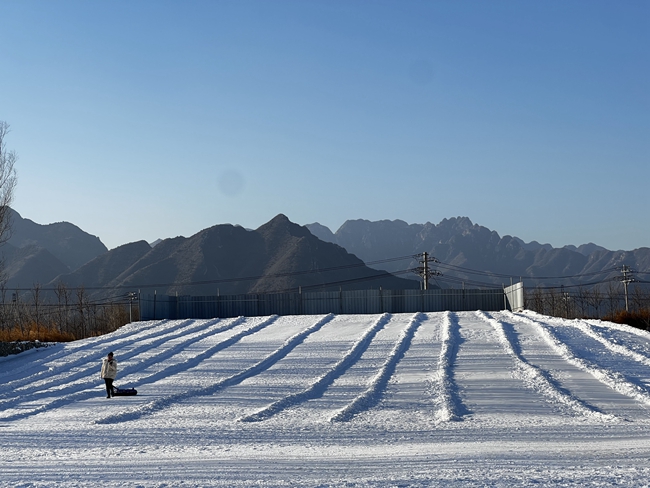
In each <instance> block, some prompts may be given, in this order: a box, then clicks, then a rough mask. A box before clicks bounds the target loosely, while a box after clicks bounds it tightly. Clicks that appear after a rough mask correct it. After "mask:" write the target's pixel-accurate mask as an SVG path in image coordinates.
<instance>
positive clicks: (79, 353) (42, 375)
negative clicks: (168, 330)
mask: <svg viewBox="0 0 650 488" xmlns="http://www.w3.org/2000/svg"><path fill="white" fill-rule="evenodd" d="M191 322H192V321H184V322H182V323H180V324H179V326H178V327H179V328H182V327H183V324H186V323H191ZM168 323H169V321H168V320H165V321H162V322H153V324H146V323H145V324H146V325H145V326H144V327H138V328H137V329H136V330H134V329H133V327H132V326H124V327H122V328H121V329H120V330H119V333H118V334H111V335H109V336H100V338H95V339H91V340H89V341H88V342H84V346H76V347H72V348H71V350H70V351H69V352H68V358H70V359H72V358H76V359H73V360H71V361H66V362H65V363H62V364H54V365H52V366H48V367H47V368H46V369H41V370H40V371H38V372H36V373H34V374H31V375H28V376H23V377H21V378H19V379H16V380H13V381H9V382H7V383H5V387H6V390H5V391H3V392H0V399H2V398H7V397H10V398H15V396H16V392H18V391H21V390H20V389H21V388H22V387H23V386H26V385H27V387H28V388H29V389H37V387H39V386H40V385H38V384H37V383H36V382H38V381H39V380H40V379H42V380H43V382H44V383H45V382H47V385H48V386H50V387H51V386H53V385H55V384H59V383H56V379H55V378H56V375H61V374H66V373H68V372H69V371H71V370H74V369H76V368H78V367H79V366H83V365H86V364H88V363H89V362H90V361H93V362H94V364H93V365H92V366H90V368H95V371H96V369H97V362H96V357H93V358H92V360H90V359H89V355H88V350H89V349H91V347H92V346H95V349H96V348H98V347H101V346H107V345H110V347H111V348H115V349H117V348H121V347H124V346H126V345H128V344H132V343H133V342H134V341H135V340H142V339H144V338H147V337H156V338H157V339H158V340H159V342H160V343H163V342H164V341H165V340H166V337H165V336H162V337H161V336H160V332H159V330H161V329H162V330H164V329H165V326H166V325H167V324H168ZM103 355H104V354H103V353H102V354H101V356H103ZM39 359H40V361H39V362H38V363H37V364H41V361H43V360H44V359H45V358H39ZM88 371H89V368H85V369H84V370H81V371H79V374H77V375H76V377H83V376H84V375H85V374H87V373H88ZM70 379H72V378H70V377H69V376H66V378H65V382H67V383H69V381H70Z"/></svg>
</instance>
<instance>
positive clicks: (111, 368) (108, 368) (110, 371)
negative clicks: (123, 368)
mask: <svg viewBox="0 0 650 488" xmlns="http://www.w3.org/2000/svg"><path fill="white" fill-rule="evenodd" d="M116 376H117V359H113V353H112V352H109V353H108V356H107V357H105V358H104V359H103V361H102V378H103V379H104V382H106V398H110V397H111V396H115V395H114V392H113V380H114V379H115V377H116Z"/></svg>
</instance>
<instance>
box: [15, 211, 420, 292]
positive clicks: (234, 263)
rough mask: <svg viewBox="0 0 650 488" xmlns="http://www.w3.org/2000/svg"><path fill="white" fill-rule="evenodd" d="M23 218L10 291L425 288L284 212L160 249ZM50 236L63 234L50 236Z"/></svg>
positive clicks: (174, 240) (217, 227) (214, 229)
mask: <svg viewBox="0 0 650 488" xmlns="http://www.w3.org/2000/svg"><path fill="white" fill-rule="evenodd" d="M24 220H25V219H22V217H20V216H19V215H18V214H16V215H14V226H15V232H14V235H13V236H12V240H11V241H10V242H9V243H8V244H6V245H5V246H3V249H2V250H3V252H4V253H5V254H4V255H5V274H6V279H7V284H6V288H7V289H9V290H12V289H13V288H29V287H32V286H33V285H34V284H35V283H39V284H40V285H41V286H42V287H43V288H54V287H56V286H57V285H58V284H60V283H63V284H65V285H66V286H67V287H68V288H78V287H84V288H85V289H86V290H87V291H88V293H89V294H90V295H91V296H100V295H103V296H106V295H116V294H120V293H122V294H123V293H126V292H127V291H135V290H142V291H145V292H147V291H148V292H151V293H153V292H154V290H155V291H156V292H157V293H161V294H176V293H178V294H182V295H188V294H189V295H217V294H244V293H264V292H272V291H284V290H297V289H299V288H305V289H310V288H315V289H318V290H339V289H344V290H349V289H365V288H379V287H384V288H387V289H402V288H410V289H413V288H419V286H420V285H419V283H418V282H417V281H416V280H408V279H403V278H399V277H396V276H393V275H391V274H389V273H387V272H385V271H381V270H376V269H372V268H369V267H367V266H365V265H364V263H363V261H361V260H360V259H359V258H357V257H356V256H354V255H352V254H350V253H348V252H347V251H346V250H345V249H343V248H342V247H340V246H338V245H336V244H333V243H329V242H325V241H322V240H320V239H318V238H317V237H315V236H314V235H313V234H312V233H311V232H309V230H308V229H307V228H305V227H302V226H299V225H297V224H294V223H292V222H291V221H289V219H288V218H287V217H286V216H284V215H278V216H276V217H275V218H273V219H272V220H271V221H269V222H268V223H266V224H264V225H262V226H261V227H259V228H258V229H255V230H246V229H244V228H243V227H240V226H235V225H230V224H223V225H215V226H213V227H210V228H208V229H204V230H202V231H200V232H198V233H197V234H195V235H193V236H191V237H188V238H186V237H175V238H172V239H163V240H160V241H159V242H157V243H156V245H155V246H151V245H150V244H148V243H147V242H145V241H138V242H133V243H129V244H125V245H123V246H119V247H117V248H115V249H112V250H110V251H109V250H106V248H105V247H104V248H103V249H101V248H98V247H96V246H95V247H94V248H92V249H90V246H91V244H92V245H94V244H96V242H99V239H97V238H96V237H94V236H90V235H88V234H86V235H85V240H83V242H82V240H80V239H78V237H79V236H78V231H79V229H78V228H77V227H75V226H72V225H71V224H68V227H67V232H68V234H69V235H66V232H63V230H66V229H63V227H61V225H60V224H50V226H52V225H54V226H55V227H54V228H52V227H50V226H41V228H40V230H41V231H42V232H43V238H42V240H41V241H39V240H38V239H36V238H35V236H36V234H38V232H37V229H36V228H34V227H33V226H32V224H33V223H30V222H31V221H28V222H27V223H26V222H24ZM35 225H38V224H35ZM26 226H27V227H30V228H31V230H32V234H31V239H30V240H29V241H28V242H26V243H25V246H23V247H22V248H17V247H16V246H15V245H14V244H13V243H12V241H13V242H16V239H22V237H21V236H22V234H23V233H24V232H23V231H22V230H21V229H23V228H24V227H26ZM53 229H56V230H57V232H58V234H57V233H55V232H53ZM62 229H63V230H62ZM53 234H54V235H57V236H58V237H59V239H58V240H57V239H52V237H51V236H52V235H53ZM75 239H76V240H75ZM39 243H40V246H39ZM71 243H72V244H74V245H78V246H79V250H80V251H82V250H83V252H85V253H86V254H84V255H83V256H90V259H88V260H87V262H85V263H84V264H82V265H80V266H75V264H77V263H78V261H77V262H76V263H74V264H73V263H72V262H71V261H70V260H69V259H66V261H65V262H64V261H63V259H64V258H66V257H67V254H66V253H63V252H61V250H62V249H63V250H66V251H67V249H66V246H68V247H69V245H70V244H71ZM102 246H103V244H102ZM73 247H74V246H73ZM55 251H56V252H57V254H58V255H55ZM39 273H40V275H39ZM20 280H23V281H22V282H21V281H20ZM27 280H28V281H27Z"/></svg>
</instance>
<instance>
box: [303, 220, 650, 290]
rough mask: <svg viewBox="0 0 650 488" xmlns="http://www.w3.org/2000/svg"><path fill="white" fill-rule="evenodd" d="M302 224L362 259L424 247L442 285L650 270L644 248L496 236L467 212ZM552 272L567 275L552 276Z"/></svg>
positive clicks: (578, 279) (399, 265)
mask: <svg viewBox="0 0 650 488" xmlns="http://www.w3.org/2000/svg"><path fill="white" fill-rule="evenodd" d="M306 227H307V228H308V229H309V230H310V231H311V232H312V233H313V234H314V235H316V236H317V237H319V238H320V239H322V240H325V241H328V242H332V243H336V244H338V245H339V246H342V247H344V248H345V249H346V250H347V251H349V252H351V253H353V254H354V255H356V256H358V257H359V258H361V259H362V260H363V261H364V262H366V263H372V262H376V261H380V260H385V259H386V258H389V257H399V256H414V255H416V254H419V253H422V252H425V251H426V252H428V253H429V254H430V255H431V256H432V257H434V258H436V259H437V260H438V261H440V264H439V265H436V264H435V263H434V264H432V268H437V269H439V270H440V271H441V272H442V273H443V276H441V277H438V278H436V279H435V281H436V282H438V283H439V284H440V285H441V286H442V287H446V286H459V285H462V283H463V282H465V283H467V284H472V283H474V284H480V283H491V284H510V278H512V279H513V280H515V281H519V278H522V279H523V280H524V282H525V284H526V285H527V286H535V285H538V284H541V283H543V284H545V285H551V284H557V283H561V284H563V285H571V284H581V283H587V282H592V281H594V280H605V279H607V278H611V277H613V276H616V275H618V274H620V268H621V266H622V265H623V264H626V265H628V266H630V267H631V268H633V269H635V270H643V271H647V270H650V249H648V248H646V247H644V248H640V249H636V250H634V251H610V250H608V249H605V248H604V247H602V246H598V245H596V244H593V243H589V244H584V245H581V246H579V247H576V246H565V247H562V248H554V247H552V246H551V245H550V244H540V243H538V242H536V241H533V242H530V243H526V242H524V241H523V240H521V239H519V238H518V237H512V236H509V235H506V236H503V237H501V236H499V234H498V233H497V232H496V231H493V230H490V229H488V228H486V227H483V226H480V225H477V224H474V223H472V221H471V220H470V219H469V218H467V217H456V218H450V219H443V220H442V221H441V222H440V223H439V224H437V225H436V224H432V223H430V222H427V223H426V224H408V223H406V222H404V221H401V220H381V221H375V222H371V221H368V220H348V221H346V222H345V223H344V224H343V225H342V226H341V227H340V228H339V229H338V230H337V231H336V233H333V232H332V231H331V230H330V229H329V228H327V227H325V226H323V225H321V224H319V223H317V222H316V223H313V224H308V225H306ZM417 264H418V263H417V260H415V259H412V260H411V261H391V262H386V263H377V264H373V267H375V268H378V269H384V270H386V271H389V272H397V271H399V270H400V269H405V268H409V267H414V266H416V265H417ZM552 277H573V278H569V279H562V280H552V279H548V278H552Z"/></svg>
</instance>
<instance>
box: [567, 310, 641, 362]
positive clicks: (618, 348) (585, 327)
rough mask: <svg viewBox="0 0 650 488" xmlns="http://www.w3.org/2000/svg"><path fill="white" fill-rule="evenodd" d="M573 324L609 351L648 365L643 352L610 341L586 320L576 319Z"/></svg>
mask: <svg viewBox="0 0 650 488" xmlns="http://www.w3.org/2000/svg"><path fill="white" fill-rule="evenodd" d="M575 325H576V327H578V328H579V329H580V330H581V331H582V332H584V334H585V335H587V336H589V337H591V338H592V339H595V340H597V341H598V342H600V343H601V344H602V345H604V346H605V347H606V348H607V349H609V350H610V351H612V352H615V353H618V354H621V355H623V356H627V357H629V358H632V359H633V360H634V361H637V362H639V363H641V364H643V365H645V366H650V358H648V357H647V356H644V355H643V354H639V353H638V352H635V351H633V350H632V349H630V348H628V347H625V346H623V345H621V344H616V343H614V342H612V341H611V340H609V339H607V338H606V337H604V336H603V335H602V334H601V333H600V332H597V331H596V330H595V329H594V327H593V326H592V325H591V324H589V323H588V322H585V321H584V320H576V321H575ZM646 338H647V337H646Z"/></svg>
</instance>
